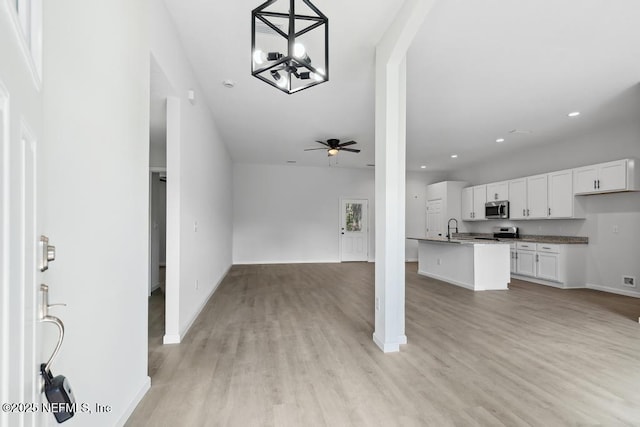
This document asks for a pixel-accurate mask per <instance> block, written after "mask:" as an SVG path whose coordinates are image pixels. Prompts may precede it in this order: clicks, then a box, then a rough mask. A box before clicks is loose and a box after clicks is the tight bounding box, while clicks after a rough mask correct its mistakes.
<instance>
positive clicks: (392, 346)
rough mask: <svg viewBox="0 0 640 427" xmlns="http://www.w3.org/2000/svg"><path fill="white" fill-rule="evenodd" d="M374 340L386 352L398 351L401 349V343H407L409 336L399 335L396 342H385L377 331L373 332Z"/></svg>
mask: <svg viewBox="0 0 640 427" xmlns="http://www.w3.org/2000/svg"><path fill="white" fill-rule="evenodd" d="M373 342H374V343H375V344H376V345H377V346H378V348H380V350H382V351H383V352H384V353H397V352H399V351H400V345H401V344H406V343H407V336H406V335H401V336H399V337H398V341H396V342H383V341H382V340H381V339H380V338H378V336H377V335H376V333H375V332H374V333H373Z"/></svg>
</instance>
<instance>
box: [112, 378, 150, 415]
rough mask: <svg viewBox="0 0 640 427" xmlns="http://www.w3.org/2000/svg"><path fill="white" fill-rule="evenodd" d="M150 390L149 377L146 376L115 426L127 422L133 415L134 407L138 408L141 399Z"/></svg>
mask: <svg viewBox="0 0 640 427" xmlns="http://www.w3.org/2000/svg"><path fill="white" fill-rule="evenodd" d="M150 388H151V377H149V376H147V377H145V379H144V381H143V382H142V386H141V387H140V389H139V390H138V393H137V394H136V395H135V396H134V398H133V400H132V401H131V403H130V404H129V406H128V407H127V409H126V410H125V411H124V413H123V414H122V416H121V417H120V419H119V420H118V422H117V423H116V426H118V427H122V426H124V424H125V423H126V422H127V420H128V419H129V417H130V416H131V414H133V411H135V409H136V407H137V406H138V404H139V403H140V401H141V400H142V398H143V397H144V396H145V395H146V394H147V392H148V391H149V389H150Z"/></svg>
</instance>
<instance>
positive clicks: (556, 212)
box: [548, 170, 574, 218]
mask: <svg viewBox="0 0 640 427" xmlns="http://www.w3.org/2000/svg"><path fill="white" fill-rule="evenodd" d="M548 190H549V191H548V192H549V212H548V213H549V218H571V217H573V203H574V200H573V197H574V196H573V171H572V170H565V171H560V172H553V173H550V174H549V189H548Z"/></svg>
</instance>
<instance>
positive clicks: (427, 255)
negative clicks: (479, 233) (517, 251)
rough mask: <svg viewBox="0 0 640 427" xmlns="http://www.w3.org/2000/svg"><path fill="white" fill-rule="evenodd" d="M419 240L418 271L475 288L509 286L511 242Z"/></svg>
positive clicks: (481, 289)
mask: <svg viewBox="0 0 640 427" xmlns="http://www.w3.org/2000/svg"><path fill="white" fill-rule="evenodd" d="M413 240H418V243H419V244H418V274H421V275H423V276H427V277H431V278H434V279H438V280H442V281H444V282H447V283H451V284H453V285H456V286H461V287H463V288H467V289H471V290H474V291H486V290H504V289H508V285H509V282H510V280H511V274H510V267H511V256H510V253H511V251H510V246H509V244H508V243H501V242H494V241H477V240H456V239H452V240H450V241H449V240H447V239H428V238H424V239H422V238H413Z"/></svg>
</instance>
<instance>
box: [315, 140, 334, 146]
mask: <svg viewBox="0 0 640 427" xmlns="http://www.w3.org/2000/svg"><path fill="white" fill-rule="evenodd" d="M316 142H317V143H319V144H322V145H324V146H325V147H331V146H330V145H329V144H327V143H326V142H324V141H316Z"/></svg>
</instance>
